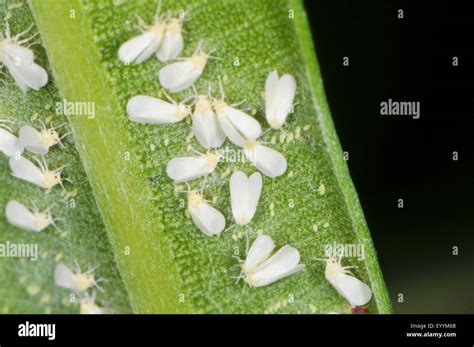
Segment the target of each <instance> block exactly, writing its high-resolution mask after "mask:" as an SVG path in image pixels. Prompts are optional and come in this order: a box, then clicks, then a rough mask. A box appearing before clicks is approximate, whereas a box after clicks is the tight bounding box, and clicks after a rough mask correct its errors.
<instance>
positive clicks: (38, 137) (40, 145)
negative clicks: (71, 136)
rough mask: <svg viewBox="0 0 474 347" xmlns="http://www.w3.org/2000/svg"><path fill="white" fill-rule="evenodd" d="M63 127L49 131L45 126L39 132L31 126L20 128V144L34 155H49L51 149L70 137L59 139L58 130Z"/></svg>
mask: <svg viewBox="0 0 474 347" xmlns="http://www.w3.org/2000/svg"><path fill="white" fill-rule="evenodd" d="M61 126H63V125H60V126H59V127H56V128H49V129H48V128H46V126H43V128H42V129H41V130H40V131H38V130H36V129H35V128H33V127H32V126H30V125H24V126H22V127H21V128H20V132H19V139H20V144H21V145H22V146H23V147H25V148H26V149H27V150H29V151H30V152H32V153H36V154H48V152H49V149H50V148H51V147H53V146H55V145H57V144H58V143H61V139H63V138H64V137H65V136H67V135H68V134H66V135H64V136H62V137H59V134H58V132H57V129H59V128H60V127H61Z"/></svg>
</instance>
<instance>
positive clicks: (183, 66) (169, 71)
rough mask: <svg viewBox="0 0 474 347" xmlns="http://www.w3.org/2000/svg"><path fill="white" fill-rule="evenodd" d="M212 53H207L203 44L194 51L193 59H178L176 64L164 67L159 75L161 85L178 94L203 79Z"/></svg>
mask: <svg viewBox="0 0 474 347" xmlns="http://www.w3.org/2000/svg"><path fill="white" fill-rule="evenodd" d="M211 54H212V51H211V52H209V53H205V52H204V51H203V49H202V42H201V43H199V45H198V47H197V48H196V50H195V51H194V53H193V55H192V56H191V57H187V58H177V59H176V60H178V61H176V62H174V63H171V64H168V65H166V66H164V67H162V68H161V69H160V71H159V73H158V77H159V79H160V84H161V86H162V87H163V88H165V89H167V90H169V91H171V92H173V93H178V92H180V91H182V90H185V89H187V88H189V87H191V86H192V85H194V83H195V82H196V81H197V80H198V79H199V77H201V75H202V73H203V72H204V69H205V67H206V65H207V61H208V59H209V58H214V57H213V56H211Z"/></svg>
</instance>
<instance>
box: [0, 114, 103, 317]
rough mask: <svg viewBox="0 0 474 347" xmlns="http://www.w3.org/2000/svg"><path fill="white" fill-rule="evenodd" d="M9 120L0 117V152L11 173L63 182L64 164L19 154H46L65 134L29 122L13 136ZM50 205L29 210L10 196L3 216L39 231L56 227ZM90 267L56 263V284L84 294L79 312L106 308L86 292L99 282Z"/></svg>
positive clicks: (40, 182) (44, 184) (39, 182)
mask: <svg viewBox="0 0 474 347" xmlns="http://www.w3.org/2000/svg"><path fill="white" fill-rule="evenodd" d="M11 123H13V122H12V121H9V120H6V119H0V152H1V153H3V154H5V155H6V156H7V157H9V164H10V168H11V170H12V175H13V176H15V177H17V178H19V179H22V180H24V181H26V182H29V183H32V184H34V185H36V186H38V187H40V188H43V189H48V190H49V189H52V188H53V187H54V186H56V185H57V184H62V181H63V178H62V177H61V172H62V170H63V168H64V167H62V168H58V169H56V170H52V171H50V170H49V169H48V166H47V164H46V162H45V161H44V157H42V160H40V159H38V158H37V157H33V160H34V161H35V162H36V163H37V165H35V164H34V163H33V162H31V161H30V160H28V159H26V158H24V157H23V156H22V154H23V152H24V150H25V149H26V150H28V151H30V152H32V153H34V154H40V155H46V154H48V152H49V150H50V148H51V147H53V146H55V145H57V144H60V145H61V139H62V138H63V137H65V136H67V135H68V134H65V135H63V136H61V137H60V136H59V134H58V132H57V129H58V128H59V127H57V128H46V126H43V129H41V130H37V129H35V128H34V127H32V126H30V125H24V126H22V127H21V128H20V131H19V136H18V137H16V136H15V135H13V134H12V130H11V128H10V127H9V125H11ZM51 208H52V206H51V207H49V208H47V209H46V210H45V211H42V212H41V211H40V210H39V209H38V208H36V207H34V208H33V209H32V210H30V209H29V208H28V207H26V206H25V205H24V204H22V203H21V202H18V201H16V200H10V201H9V202H8V203H7V205H6V207H5V216H6V218H7V221H8V222H9V223H10V224H11V225H13V226H15V227H17V228H19V229H22V230H25V231H32V232H38V233H39V232H42V231H44V230H46V229H47V228H48V227H50V226H54V227H55V228H56V229H58V227H57V225H56V222H57V221H58V220H60V218H54V217H53V215H52V213H51ZM93 271H94V270H90V271H88V272H86V273H81V271H80V269H79V270H78V271H77V272H73V271H72V270H70V269H69V268H68V267H66V266H65V265H63V264H60V265H58V266H57V267H56V270H55V283H56V285H58V286H60V287H63V288H67V289H69V290H72V291H74V292H76V293H78V294H83V295H82V296H81V299H80V313H84V314H87V313H105V310H104V309H103V308H101V307H99V306H98V305H97V304H96V303H95V292H93V293H92V295H91V294H90V293H88V292H86V290H87V289H88V288H90V287H91V286H92V285H95V284H96V283H97V282H98V281H96V280H95V279H94V274H93Z"/></svg>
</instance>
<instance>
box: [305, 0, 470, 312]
mask: <svg viewBox="0 0 474 347" xmlns="http://www.w3.org/2000/svg"><path fill="white" fill-rule="evenodd" d="M464 3H465V4H466V5H463V3H462V2H459V1H458V2H454V1H450V2H448V1H445V2H435V1H429V2H428V1H412V2H409V1H391V2H388V1H362V2H361V1H350V0H345V1H343V0H338V1H325V0H307V1H306V9H307V11H308V17H309V20H310V22H311V26H312V31H313V37H314V40H315V46H316V51H317V55H318V59H319V63H320V65H321V71H322V76H323V80H324V85H325V89H326V94H327V97H328V102H329V105H330V108H331V111H332V115H333V119H334V122H335V126H336V129H337V132H338V135H339V138H340V141H341V144H342V147H343V150H344V151H348V152H349V162H348V164H349V168H350V171H351V175H352V179H353V181H354V184H355V186H356V189H357V191H358V193H359V197H360V200H361V203H362V206H363V209H364V212H365V215H366V218H367V221H368V224H369V228H370V230H371V233H372V237H373V239H374V242H375V246H376V249H377V251H378V254H379V261H380V265H381V267H382V271H383V273H384V277H385V280H386V283H387V286H388V288H389V292H390V297H391V299H392V303H393V306H394V311H395V312H396V313H474V295H473V294H474V228H473V226H474V215H473V213H472V212H473V203H474V184H473V179H474V175H473V173H474V165H473V155H472V149H473V145H474V141H473V139H472V138H473V124H474V123H473V121H472V116H473V109H474V107H473V95H474V81H473V56H474V55H473V44H474V41H473V39H472V33H473V32H474V30H473V29H474V28H473V27H474V25H473V23H474V15H473V14H472V11H471V9H470V7H469V6H468V4H469V2H467V1H466V2H464ZM399 9H402V10H403V12H404V18H403V19H398V17H397V16H398V10H399ZM345 56H347V57H349V62H350V65H349V66H348V67H344V66H343V64H342V62H343V57H345ZM453 56H457V57H458V58H459V66H457V67H454V66H453V65H452V59H453ZM389 98H391V99H392V100H394V101H420V102H421V117H420V119H418V120H414V119H412V117H410V116H381V115H380V102H382V101H386V100H388V99H389ZM454 151H457V152H458V153H459V160H458V161H453V152H454ZM399 198H402V199H403V200H404V208H403V209H399V208H398V207H397V203H398V199H399ZM453 246H457V247H459V255H458V256H453V255H452V248H453ZM398 293H402V294H403V295H404V303H399V302H398V301H397V295H398Z"/></svg>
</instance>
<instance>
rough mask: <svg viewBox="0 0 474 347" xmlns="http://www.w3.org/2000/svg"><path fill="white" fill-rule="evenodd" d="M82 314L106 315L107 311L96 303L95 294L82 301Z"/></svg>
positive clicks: (80, 310)
mask: <svg viewBox="0 0 474 347" xmlns="http://www.w3.org/2000/svg"><path fill="white" fill-rule="evenodd" d="M79 313H80V314H106V313H107V311H106V310H105V309H104V308H102V307H100V306H98V305H97V304H96V303H95V292H94V293H93V294H92V296H88V295H86V296H85V297H83V298H82V299H81V301H80V309H79Z"/></svg>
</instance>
